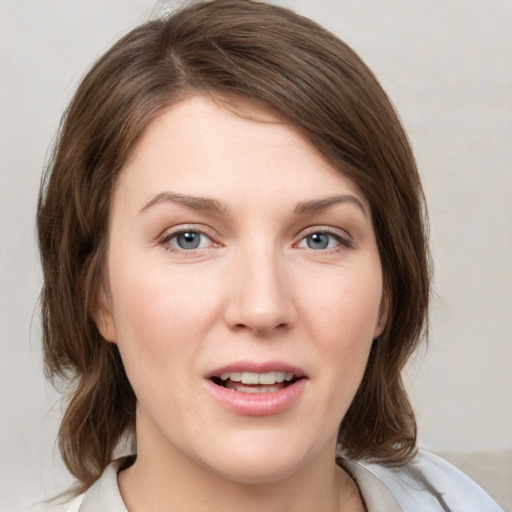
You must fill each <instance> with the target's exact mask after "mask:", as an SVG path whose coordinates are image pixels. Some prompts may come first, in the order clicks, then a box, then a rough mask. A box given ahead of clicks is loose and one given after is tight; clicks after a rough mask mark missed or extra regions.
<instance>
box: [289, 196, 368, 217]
mask: <svg viewBox="0 0 512 512" xmlns="http://www.w3.org/2000/svg"><path fill="white" fill-rule="evenodd" d="M344 203H348V204H353V205H355V206H357V207H358V208H359V209H360V210H361V212H363V214H364V216H365V217H368V212H367V211H366V208H365V206H364V204H363V203H362V202H361V201H360V200H359V199H358V198H357V197H355V196H353V195H350V194H343V195H334V196H330V197H326V198H324V199H315V200H313V201H305V202H302V203H299V204H298V205H297V206H296V207H295V213H296V214H299V215H304V214H307V213H315V212H318V211H320V210H325V209H326V208H329V207H331V206H334V205H336V204H344Z"/></svg>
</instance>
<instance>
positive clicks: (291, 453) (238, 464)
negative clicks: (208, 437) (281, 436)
mask: <svg viewBox="0 0 512 512" xmlns="http://www.w3.org/2000/svg"><path fill="white" fill-rule="evenodd" d="M312 458H313V456H311V454H310V453H309V450H305V449H304V447H302V448H301V447H300V446H297V444H296V443H294V442H293V441H292V439H289V440H288V442H287V441H284V442H283V441H281V442H280V443H276V441H275V439H273V440H268V442H261V440H259V442H257V441H253V442H252V443H250V442H249V441H247V442H245V443H244V444H243V445H240V446H239V447H238V448H237V447H236V446H231V447H228V446H226V445H224V447H223V448H221V452H220V453H211V452H210V454H209V456H208V460H204V459H203V464H205V465H206V466H207V469H208V470H209V471H211V472H214V473H216V474H217V475H219V476H221V477H223V478H225V479H227V480H230V481H232V482H236V483H241V484H252V485H258V484H271V483H276V482H280V481H282V480H285V479H286V478H288V477H289V476H291V475H292V474H293V473H295V472H297V471H298V470H299V469H300V468H301V467H302V466H304V465H307V463H308V462H309V461H310V459H312Z"/></svg>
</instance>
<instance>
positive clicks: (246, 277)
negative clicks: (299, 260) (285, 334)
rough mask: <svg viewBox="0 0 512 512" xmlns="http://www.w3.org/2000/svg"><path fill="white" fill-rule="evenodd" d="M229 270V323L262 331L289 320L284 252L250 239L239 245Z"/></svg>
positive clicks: (272, 245)
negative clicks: (231, 288)
mask: <svg viewBox="0 0 512 512" xmlns="http://www.w3.org/2000/svg"><path fill="white" fill-rule="evenodd" d="M236 259H237V261H236V264H235V268H236V271H235V272H234V273H233V274H234V275H233V276H232V279H233V281H234V286H233V293H232V296H231V297H230V304H229V307H228V310H229V315H228V316H229V319H228V321H229V323H230V324H231V326H232V327H236V328H242V327H244V328H247V329H250V330H252V331H254V332H255V333H257V334H260V335H261V334H266V333H269V332H271V331H272V330H274V329H276V328H278V327H279V328H283V327H286V326H289V325H290V324H291V322H292V321H293V308H292V300H291V286H290V285H291V283H289V282H288V281H289V277H288V272H287V271H286V265H285V261H284V255H283V254H282V253H281V252H280V251H279V250H278V248H277V247H276V244H274V243H272V242H269V241H268V240H267V241H264V240H261V239H260V240H252V242H251V243H247V244H245V245H244V246H242V247H240V248H239V250H238V251H237V254H236Z"/></svg>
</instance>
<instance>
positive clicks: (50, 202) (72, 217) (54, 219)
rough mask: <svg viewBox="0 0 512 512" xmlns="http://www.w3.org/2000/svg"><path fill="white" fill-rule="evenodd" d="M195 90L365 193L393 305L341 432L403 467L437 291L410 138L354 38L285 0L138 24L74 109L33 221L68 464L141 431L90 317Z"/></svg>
mask: <svg viewBox="0 0 512 512" xmlns="http://www.w3.org/2000/svg"><path fill="white" fill-rule="evenodd" d="M194 93H201V94H209V95H211V96H212V97H214V98H216V99H217V100H219V101H222V102H223V104H226V105H228V106H229V105H231V106H232V107H233V110H234V111H235V112H236V111H237V101H238V100H243V101H245V102H247V101H249V102H253V103H254V104H257V105H259V106H263V107H264V108H266V109H269V110H270V111H272V112H273V113H274V114H276V115H278V116H280V117H281V118H283V119H284V120H286V121H287V122H289V123H290V124H292V125H293V126H294V127H296V128H297V129H299V130H300V131H301V133H302V134H303V135H304V137H305V138H306V139H307V140H308V141H309V142H310V143H311V144H312V145H313V146H314V147H316V148H317V150H318V151H319V152H320V153H321V154H322V155H323V156H324V158H325V159H326V160H327V161H328V162H329V163H330V164H332V165H333V166H335V167H336V168H338V169H339V170H340V172H343V173H344V174H345V175H346V176H348V177H349V178H350V179H351V180H353V181H354V182H355V183H356V184H357V185H358V186H359V187H360V188H361V190H362V191H363V193H364V195H365V197H366V198H367V200H368V202H369V204H370V207H371V212H370V213H371V217H372V221H373V225H374V229H375V233H376V238H377V243H378V248H379V253H380V258H381V262H382V268H383V276H384V288H385V296H386V301H387V306H388V311H389V314H388V321H387V325H386V328H385V330H384V332H383V333H382V335H381V336H380V337H379V339H378V340H376V341H374V343H373V346H372V349H371V353H370V358H369V361H368V365H367V368H366V372H365V375H364V378H363V381H362V383H361V385H360V388H359V390H358V392H357V394H356V396H355V398H354V401H353V403H352V405H351V407H350V409H349V411H348V412H347V414H346V416H345V418H344V419H343V421H342V424H341V426H340V430H339V436H338V441H339V446H340V449H341V453H342V454H343V456H345V457H349V458H366V459H373V460H376V461H380V462H383V463H387V464H403V463H405V462H407V461H408V460H409V459H410V458H411V457H412V455H413V454H414V452H415V447H416V424H415V419H414V414H413V411H412V408H411V406H410V403H409V400H408V398H407V394H406V392H405V390H404V387H403V384H402V380H401V376H400V374H401V370H402V368H403V366H404V364H405V363H406V361H407V360H408V358H409V356H410V355H411V353H412V352H413V351H414V350H415V348H416V346H417V344H418V342H419V340H420V337H421V335H422V333H423V332H424V330H425V326H426V320H427V307H428V299H429V287H430V274H429V253H428V244H427V232H426V231H427V230H426V218H425V216H426V213H425V207H424V198H423V193H422V189H421V183H420V180H419V177H418V173H417V170H416V165H415V162H414V158H413V155H412V151H411V148H410V145H409V143H408V140H407V137H406V135H405V133H404V130H403V128H402V126H401V124H400V121H399V119H398V117H397V114H396V113H395V111H394V109H393V106H392V105H391V103H390V101H389V100H388V98H387V96H386V94H385V93H384V91H383V90H382V88H381V86H380V85H379V83H378V82H377V80H376V78H375V77H374V75H373V74H372V73H371V71H370V70H369V69H368V68H367V67H366V65H365V64H364V63H363V62H362V61H361V60H360V58H359V57H358V56H357V55H356V54H355V53H354V52H353V51H352V50H351V49H350V48H349V47H348V46H347V45H346V44H344V43H343V42H342V41H340V40H339V39H337V38H336V37H335V36H333V35H332V34H331V33H329V32H328V31H326V30H325V29H323V28H321V27H320V26H318V25H317V24H315V23H314V22H312V21H310V20H308V19H306V18H303V17H301V16H299V15H297V14H295V13H293V12H291V11H289V10H286V9H283V8H280V7H276V6H272V5H268V4H265V3H259V2H251V1H249V0H223V1H212V2H195V3H193V4H192V5H190V6H188V7H186V8H183V9H181V10H178V11H176V12H174V13H171V14H169V15H166V16H165V17H162V18H160V19H155V20H152V21H149V22H147V23H144V24H143V25H140V26H139V27H137V28H135V29H134V30H132V31H131V32H130V33H128V34H127V35H126V36H124V37H123V38H122V39H120V40H119V41H118V42H117V43H116V44H114V46H113V47H112V48H110V49H109V50H108V51H107V52H106V53H105V54H104V55H103V56H102V57H101V58H100V59H99V60H98V61H97V62H96V63H95V64H94V66H93V67H92V68H91V69H90V71H89V72H88V73H87V74H86V76H85V77H84V79H83V80H82V82H81V83H80V85H79V87H78V89H77V91H76V93H75V95H74V97H73V99H72V101H71V103H70V105H69V107H68V109H67V111H66V113H65V115H64V117H63V120H62V123H61V128H60V132H59V137H58V140H57V142H56V145H55V148H54V152H53V155H52V158H51V160H50V162H49V165H48V168H47V171H46V173H45V176H44V178H43V183H42V186H41V193H40V198H39V205H38V216H37V228H38V238H39V247H40V254H41V261H42V267H43V274H44V285H43V289H42V295H41V307H42V323H43V346H44V357H45V368H46V373H47V376H48V377H49V378H50V379H52V380H53V381H54V382H55V381H60V380H63V381H64V382H65V383H67V384H68V385H69V388H68V394H67V396H68V398H69V400H68V402H67V408H66V411H65V414H64V418H63V420H62V424H61V428H60V431H59V446H60V450H61V453H62V457H63V459H64V462H65V463H66V465H67V467H68V468H69V470H70V471H71V473H72V474H73V475H75V476H76V477H77V478H78V479H79V481H80V482H81V485H82V488H87V487H89V486H90V485H92V483H94V481H95V480H96V479H97V478H98V477H99V476H100V474H101V473H102V471H103V469H104V468H105V467H106V466H107V465H108V464H109V463H110V462H111V460H112V458H113V456H114V451H115V449H116V447H117V446H118V445H119V443H120V442H121V441H122V440H123V439H125V438H127V437H128V438H129V437H130V436H132V434H133V432H134V428H135V405H136V398H135V395H134V393H133V390H132V388H131V386H130V384H129V382H128V380H127V377H126V374H125V372H124V369H123V365H122V363H121V359H120V356H119V352H118V349H117V347H116V345H115V344H112V343H108V342H106V341H105V340H104V339H103V338H102V337H101V335H100V334H99V332H98V330H97V328H96V326H95V324H94V321H93V319H92V317H91V311H92V310H93V309H94V305H95V304H94V301H95V295H96V292H97V289H98V285H99V284H100V283H101V282H102V279H104V275H103V269H104V263H105V255H106V252H107V246H108V219H109V211H110V203H111V200H112V195H113V191H114V189H115V186H116V182H117V179H118V176H119V173H120V172H121V171H122V169H123V165H124V164H125V163H126V161H127V159H128V157H129V155H130V151H131V150H132V149H133V147H134V144H135V143H136V141H137V140H138V138H139V137H140V135H141V133H142V132H143V130H144V128H145V127H146V126H147V125H148V123H150V122H151V120H152V119H154V118H155V117H156V116H157V115H158V114H159V113H160V112H161V111H162V109H164V108H166V107H168V106H169V105H172V104H174V103H176V102H178V101H180V100H182V99H184V98H186V97H188V96H190V95H192V94H194ZM177 414H178V413H177Z"/></svg>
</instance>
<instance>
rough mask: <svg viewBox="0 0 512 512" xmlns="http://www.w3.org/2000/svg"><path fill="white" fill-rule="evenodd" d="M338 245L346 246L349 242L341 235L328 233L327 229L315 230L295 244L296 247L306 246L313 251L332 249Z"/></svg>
mask: <svg viewBox="0 0 512 512" xmlns="http://www.w3.org/2000/svg"><path fill="white" fill-rule="evenodd" d="M340 245H344V246H348V245H349V242H348V240H345V239H344V238H343V237H342V236H340V235H338V234H335V233H330V232H329V231H315V232H313V233H309V234H308V235H306V236H305V237H304V238H302V239H301V240H300V242H299V243H298V244H297V247H307V248H308V249H313V250H315V251H324V250H326V249H334V248H336V247H338V246H340Z"/></svg>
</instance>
